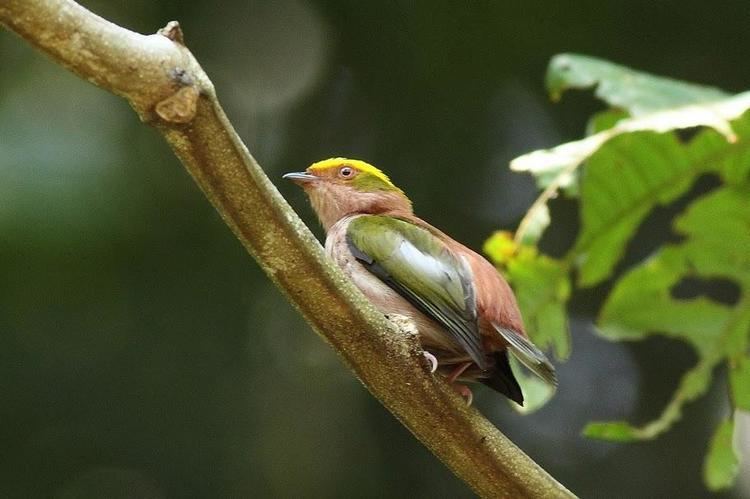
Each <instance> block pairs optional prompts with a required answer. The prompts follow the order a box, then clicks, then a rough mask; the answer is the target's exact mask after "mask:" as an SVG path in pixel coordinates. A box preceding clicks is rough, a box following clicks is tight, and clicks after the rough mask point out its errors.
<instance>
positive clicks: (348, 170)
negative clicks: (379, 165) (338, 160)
mask: <svg viewBox="0 0 750 499" xmlns="http://www.w3.org/2000/svg"><path fill="white" fill-rule="evenodd" d="M353 173H354V170H352V169H351V168H350V167H348V166H345V167H343V168H342V169H341V170H339V175H341V176H342V177H343V178H349V177H351V176H352V174H353Z"/></svg>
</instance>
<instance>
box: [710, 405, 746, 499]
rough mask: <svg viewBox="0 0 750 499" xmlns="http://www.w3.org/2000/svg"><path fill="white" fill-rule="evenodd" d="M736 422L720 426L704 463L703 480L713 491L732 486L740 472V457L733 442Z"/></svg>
mask: <svg viewBox="0 0 750 499" xmlns="http://www.w3.org/2000/svg"><path fill="white" fill-rule="evenodd" d="M733 437H734V421H733V420H732V419H731V418H730V419H728V420H726V421H724V422H723V423H721V424H720V425H719V427H718V428H717V429H716V433H714V436H713V438H712V439H711V445H710V446H709V449H708V455H706V460H705V461H704V463H703V479H704V481H705V482H706V485H707V486H708V488H709V489H711V490H713V491H717V490H721V489H726V488H729V487H731V486H732V484H733V483H734V480H735V478H736V477H737V473H738V471H739V464H740V463H739V456H738V454H737V450H736V449H735V448H734V444H733V442H732V440H733Z"/></svg>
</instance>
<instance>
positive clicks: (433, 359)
mask: <svg viewBox="0 0 750 499" xmlns="http://www.w3.org/2000/svg"><path fill="white" fill-rule="evenodd" d="M422 355H424V358H425V360H426V361H427V362H429V364H430V374H432V373H434V372H435V371H437V368H438V360H437V357H435V356H434V355H432V354H431V353H430V352H427V351H424V352H422Z"/></svg>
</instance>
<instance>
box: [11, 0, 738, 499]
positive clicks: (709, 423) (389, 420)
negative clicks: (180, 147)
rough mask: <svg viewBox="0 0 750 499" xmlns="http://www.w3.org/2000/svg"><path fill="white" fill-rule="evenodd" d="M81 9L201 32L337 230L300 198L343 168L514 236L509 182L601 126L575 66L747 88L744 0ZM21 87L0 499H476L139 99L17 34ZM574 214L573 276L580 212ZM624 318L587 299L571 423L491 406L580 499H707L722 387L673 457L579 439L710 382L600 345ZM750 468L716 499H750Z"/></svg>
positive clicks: (562, 400)
mask: <svg viewBox="0 0 750 499" xmlns="http://www.w3.org/2000/svg"><path fill="white" fill-rule="evenodd" d="M83 4H84V5H86V6H87V7H89V8H90V9H92V10H93V11H95V12H97V13H98V14H100V15H102V16H104V17H106V18H108V19H110V20H112V21H114V22H116V23H118V24H121V25H124V26H126V27H128V28H131V29H134V30H136V31H140V32H144V33H150V32H155V31H156V30H157V29H158V28H160V27H161V26H163V25H164V24H166V22H167V21H169V20H171V19H178V20H179V21H180V22H181V24H182V26H183V30H184V31H185V36H186V40H187V43H188V45H189V46H190V48H191V49H192V51H193V52H194V53H195V54H196V56H197V57H198V59H199V60H200V62H201V64H202V65H203V67H204V69H205V70H206V71H207V72H208V74H209V76H211V78H212V79H213V81H214V84H215V85H216V88H217V91H218V94H219V98H220V99H221V100H222V103H223V104H224V106H225V108H226V111H227V113H228V115H229V117H230V118H231V119H232V121H233V123H234V125H235V127H236V128H237V130H238V132H239V133H240V135H241V136H242V137H243V139H244V140H245V141H246V143H247V145H248V147H249V149H250V150H251V152H252V153H253V154H254V155H255V157H256V158H257V159H258V161H259V162H260V163H261V164H262V165H263V166H264V168H265V169H266V171H267V173H268V175H269V176H270V177H271V178H272V179H273V180H274V182H275V183H276V184H277V185H278V186H279V189H280V190H281V192H282V193H283V194H285V195H286V196H287V197H288V199H289V200H290V202H291V203H292V204H293V205H294V206H295V208H297V209H298V210H299V212H300V213H301V215H302V216H303V217H304V218H305V220H307V221H308V222H309V223H310V224H311V226H313V227H314V230H316V231H317V234H320V233H321V231H320V230H319V228H318V227H317V224H316V221H315V219H314V217H313V215H312V212H311V210H310V209H309V207H308V206H307V203H306V200H305V199H304V197H303V194H302V193H301V192H300V191H298V189H297V188H295V186H293V185H286V184H284V183H283V182H282V181H281V180H280V176H281V174H282V173H284V172H287V171H296V170H300V169H303V168H305V167H306V166H307V165H308V164H310V163H312V162H313V161H316V160H319V159H322V158H325V157H329V156H334V155H344V156H351V157H357V158H362V159H366V160H368V161H370V162H372V163H374V164H376V165H379V166H381V167H382V168H384V169H385V170H386V171H387V172H389V173H390V174H391V177H392V178H393V180H394V181H395V182H396V183H397V184H398V185H399V186H401V187H402V188H404V190H406V192H407V193H408V194H409V195H410V196H411V198H412V200H413V201H414V203H415V206H416V210H417V213H418V214H419V215H421V216H422V217H424V218H426V219H428V220H430V221H431V222H433V223H435V224H436V225H437V226H439V227H440V228H442V229H443V230H445V231H446V232H448V233H450V234H451V235H453V236H454V237H456V238H457V239H459V240H461V241H463V242H465V243H467V244H469V245H471V246H473V247H474V248H481V244H482V242H483V241H484V239H485V238H486V237H488V236H489V234H490V233H491V232H492V231H493V230H496V229H499V228H504V229H513V228H514V227H515V225H516V224H517V223H518V221H519V219H520V217H521V216H522V214H523V212H524V210H525V209H526V208H527V207H528V206H529V204H530V203H531V202H532V200H533V199H534V196H535V189H534V186H533V182H532V181H531V179H530V178H528V177H526V176H522V175H517V174H512V173H510V172H509V171H508V168H507V164H508V161H509V160H510V159H511V158H512V157H514V156H517V155H519V154H522V153H524V152H527V151H529V150H531V149H535V148H539V147H548V146H552V145H555V144H557V143H559V142H562V141H565V140H572V139H574V138H577V137H579V136H581V134H582V133H583V129H584V126H585V120H586V117H587V116H588V115H589V113H591V112H592V111H594V110H596V109H598V108H599V107H600V105H599V104H598V103H596V102H595V101H594V100H593V99H592V98H591V97H590V95H589V94H587V93H582V92H581V93H574V94H572V95H570V96H566V98H565V99H564V101H563V103H562V104H559V105H553V104H551V103H549V101H548V99H547V97H546V95H545V91H544V87H543V75H544V70H545V67H546V64H547V62H548V60H549V58H550V57H551V56H552V55H554V54H556V53H559V52H567V51H574V52H581V53H586V54H589V55H595V56H599V57H603V58H607V59H610V60H613V61H615V62H618V63H622V64H626V65H630V66H633V67H635V68H638V69H643V70H646V71H651V72H654V73H657V74H663V75H667V76H672V77H675V78H680V79H685V80H688V81H696V82H702V83H707V84H712V85H716V86H719V87H722V88H724V89H727V90H735V91H739V90H745V89H747V88H748V84H747V76H748V71H747V50H746V47H745V46H744V44H743V42H742V40H743V39H744V38H743V36H744V33H746V31H747V26H748V21H750V9H748V5H747V3H746V2H740V1H733V2H722V3H720V4H717V5H709V4H708V3H706V2H699V1H682V2H671V1H670V2H645V1H630V2H615V1H610V2H593V1H581V2H570V3H568V2H556V1H546V2H487V1H482V2H480V1H477V2H471V3H468V2H467V3H464V2H426V1H424V2H406V1H402V2H394V1H384V2H377V3H374V2H373V3H360V2H336V1H323V0H321V1H311V2H302V1H295V0H276V1H273V2H271V1H265V2H259V1H225V2H220V3H211V2H190V1H185V0H183V1H177V0H158V1H157V0H129V1H124V0H122V1H115V0H99V1H84V2H83ZM0 68H2V70H0V341H1V343H0V344H1V345H2V347H1V348H0V423H1V424H0V442H2V446H1V447H0V449H1V450H0V497H8V498H16V497H19V498H21V497H57V498H64V499H69V498H109V497H112V498H126V497H127V498H175V497H199V498H202V497H217V498H218V497H312V498H318V497H342V498H344V497H347V498H348V497H425V498H426V497H471V496H472V493H471V491H470V490H469V489H468V488H467V487H466V486H465V485H463V484H462V483H461V482H460V481H459V480H458V479H456V478H454V477H453V476H452V475H451V473H450V472H449V471H448V470H447V469H446V468H445V467H444V466H443V465H442V464H440V463H439V462H438V461H437V460H436V459H435V458H434V457H433V456H432V455H431V454H430V453H429V452H428V451H427V450H425V449H424V448H423V447H422V446H421V445H420V444H419V443H417V442H416V441H415V440H414V438H412V436H411V435H410V434H409V433H408V432H407V431H406V430H405V429H404V428H402V427H401V425H400V424H399V423H398V422H396V421H395V420H394V418H393V417H392V416H391V415H390V414H389V413H387V412H386V411H385V410H384V409H383V408H382V407H381V406H380V405H379V404H378V402H377V401H376V400H374V399H373V398H372V397H371V396H370V395H369V394H368V393H367V392H366V390H365V389H364V388H363V387H362V386H361V385H360V383H359V382H358V381H357V380H356V379H354V378H353V377H352V375H351V374H350V373H349V372H348V370H347V369H346V368H344V367H343V366H342V364H341V362H340V361H339V360H338V359H337V358H336V356H335V354H334V353H332V351H331V350H330V349H329V348H328V347H327V346H326V345H325V344H324V343H323V342H322V341H321V340H320V339H319V338H318V337H316V336H315V335H314V334H313V333H312V332H311V330H310V328H309V327H308V326H307V325H306V323H305V322H304V321H302V319H301V318H300V317H299V316H298V315H297V313H296V312H295V311H294V310H293V309H292V307H291V306H290V305H289V304H288V303H287V302H286V301H285V300H284V298H283V297H282V296H281V295H280V293H279V292H278V291H277V290H276V289H275V288H274V287H273V286H272V285H271V284H270V282H269V281H268V280H267V279H266V277H265V276H264V275H263V274H262V272H261V271H260V270H259V268H258V266H257V265H256V264H255V263H254V262H253V261H252V260H251V259H250V258H249V257H248V256H247V254H246V253H245V252H244V250H243V249H242V247H241V246H240V244H239V243H238V242H237V241H236V240H235V239H234V238H233V236H232V234H231V233H230V232H229V230H228V229H227V228H226V227H225V226H224V224H223V223H222V222H221V221H220V219H219V217H218V216H217V214H216V213H215V212H214V211H213V210H212V208H211V207H210V206H209V205H208V203H207V201H206V200H205V199H204V198H203V196H202V195H201V194H200V192H199V191H198V189H197V187H196V186H195V185H194V184H193V182H192V181H191V180H190V178H189V177H188V175H187V174H186V173H185V171H184V170H183V168H182V167H181V165H180V164H179V163H178V162H177V160H176V159H175V158H174V156H173V155H172V153H171V152H170V150H169V149H168V148H167V146H166V145H165V143H164V142H163V141H162V140H161V139H160V137H159V135H158V134H157V133H156V132H155V131H154V130H153V129H150V128H149V127H147V126H144V125H143V124H141V123H140V122H139V121H138V119H137V117H136V116H135V114H134V113H133V112H131V110H130V109H129V108H128V106H127V105H126V103H125V102H124V101H122V100H121V99H119V98H116V97H114V96H111V95H109V94H107V93H106V92H104V91H102V90H99V89H97V88H94V87H93V86H91V85H88V84H86V83H84V82H82V81H81V80H79V79H78V78H76V77H74V76H72V75H71V74H69V73H67V72H66V71H64V70H63V69H61V68H60V67H58V66H56V65H54V64H52V63H50V62H48V61H47V60H46V59H45V58H44V57H42V56H40V55H39V54H37V53H35V52H34V51H32V49H30V48H29V47H28V46H27V44H25V43H23V42H21V41H20V40H19V39H17V38H16V37H15V36H13V35H11V34H10V33H8V32H6V31H2V32H0ZM553 208H554V209H555V212H554V216H555V220H554V227H555V228H554V230H551V231H550V233H549V234H548V237H547V238H546V240H545V245H546V247H547V248H548V250H549V251H550V252H552V253H553V254H557V253H559V252H560V251H562V250H563V249H564V248H565V247H567V245H569V244H570V242H571V241H572V240H573V237H574V236H575V233H576V232H575V231H576V230H577V225H576V219H577V218H576V217H577V212H576V206H575V204H573V203H570V202H566V201H564V200H560V201H557V202H556V203H554V205H553ZM657 218H658V217H657ZM667 224H668V219H666V220H662V221H661V222H660V221H659V220H658V219H657V220H656V221H654V222H653V224H652V225H651V226H650V227H649V228H647V230H644V231H643V233H642V234H641V236H642V237H643V239H642V241H643V246H642V247H640V248H636V249H634V250H633V251H634V252H633V255H631V258H630V260H631V261H633V260H634V259H637V258H638V257H642V256H644V254H647V253H648V248H653V247H655V245H657V244H658V243H659V242H660V241H661V240H663V238H664V232H665V227H667ZM644 247H645V249H644ZM602 296H603V294H602V289H594V290H593V291H589V292H586V293H579V294H578V295H577V296H576V297H575V299H574V300H573V303H572V310H571V313H572V322H571V326H572V331H573V338H574V340H573V341H574V345H573V354H572V358H571V359H570V361H569V362H568V363H566V364H563V365H560V366H559V374H560V389H559V392H558V394H557V396H556V398H555V399H554V400H553V401H552V402H551V403H550V404H549V405H548V406H546V407H545V408H544V409H543V410H541V411H540V412H538V413H536V414H534V415H531V416H527V417H522V416H519V415H517V414H515V413H514V412H513V411H512V410H511V409H510V408H509V406H508V405H507V404H506V403H505V401H504V400H503V399H502V397H500V396H498V395H497V394H496V393H493V392H490V391H489V390H485V389H483V388H476V389H475V394H476V405H477V406H478V407H479V408H480V410H481V411H482V412H483V413H484V414H486V415H487V417H488V418H490V420H492V421H493V422H494V423H495V424H496V425H497V426H498V427H499V428H500V429H501V430H502V431H504V432H505V433H507V434H508V435H509V436H510V437H511V438H512V439H513V440H514V441H515V442H517V443H518V444H519V445H520V446H521V447H522V448H523V449H524V450H525V451H526V452H527V453H529V454H530V455H531V456H532V457H533V458H534V459H536V460H537V461H538V462H539V463H540V464H541V465H542V466H543V467H544V468H546V469H547V470H548V471H549V472H550V473H551V474H553V475H554V476H555V477H557V478H558V479H559V480H560V481H562V482H563V483H565V484H566V485H567V486H568V487H570V488H571V489H572V490H573V491H575V492H576V493H578V494H579V495H580V496H581V497H608V498H617V497H623V498H624V497H654V498H656V497H683V498H690V497H706V496H708V495H709V494H708V492H706V491H705V489H704V488H703V485H702V482H701V464H702V459H703V455H704V453H705V450H706V447H707V442H708V439H709V437H710V433H711V430H712V428H713V427H714V425H715V424H716V422H717V421H718V420H719V419H720V418H721V417H722V415H724V414H725V413H726V411H727V404H726V398H725V395H724V393H723V391H724V390H723V388H721V387H720V386H718V385H715V386H714V389H713V390H712V391H711V393H710V394H709V395H708V396H707V397H706V398H705V399H703V400H701V401H700V402H698V403H695V404H693V405H690V406H689V407H688V408H687V410H686V412H685V416H684V419H683V421H682V422H680V423H679V425H678V426H677V427H676V428H675V429H674V430H673V431H671V432H670V433H669V434H667V435H665V436H664V437H662V438H660V439H659V440H657V441H655V442H650V443H645V444H634V445H618V444H612V443H604V442H598V441H590V440H586V439H584V438H582V437H580V436H579V432H580V430H581V428H582V427H583V425H584V424H585V423H586V422H587V421H589V420H592V419H596V420H602V419H629V420H631V421H636V422H643V421H646V420H648V419H649V418H652V417H654V416H656V415H657V413H658V411H660V410H661V407H662V406H663V404H665V403H666V401H667V400H668V398H669V396H670V394H671V392H672V390H673V389H674V387H675V386H676V383H677V381H678V379H679V376H680V374H681V372H682V371H683V370H684V369H685V368H686V367H687V366H689V365H691V363H692V362H693V360H694V356H693V354H692V352H691V351H690V350H689V348H688V347H687V346H685V345H683V344H680V343H677V342H673V341H670V340H667V339H659V338H655V339H652V340H649V341H647V342H644V343H643V344H612V343H608V342H606V341H603V340H601V339H599V338H597V337H596V336H594V334H593V329H592V326H591V321H592V318H593V317H594V314H595V313H596V310H597V307H598V306H599V305H600V302H601V298H602ZM718 382H721V375H720V376H719V381H718ZM718 382H717V383H718ZM748 426H750V424H745V430H744V433H743V435H744V437H743V438H750V431H749V430H748V429H747V427H748ZM746 443H747V442H745V444H746ZM748 447H750V445H749V446H748ZM745 466H746V468H745V471H744V472H743V473H742V476H741V478H740V481H739V483H738V485H737V486H736V487H735V489H734V490H732V491H731V492H729V493H725V494H721V495H720V496H723V497H750V478H749V477H748V475H750V469H749V468H748V467H747V465H745ZM718 496H719V495H717V497H718Z"/></svg>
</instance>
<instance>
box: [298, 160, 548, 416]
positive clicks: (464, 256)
mask: <svg viewBox="0 0 750 499" xmlns="http://www.w3.org/2000/svg"><path fill="white" fill-rule="evenodd" d="M284 177H285V178H288V179H290V180H293V181H294V182H296V183H298V184H299V185H301V186H302V188H303V189H304V190H305V192H306V193H307V195H308V197H309V198H310V202H311V204H312V206H313V209H314V210H315V212H316V213H317V215H318V217H319V218H320V221H321V223H322V224H323V227H324V228H325V230H326V236H327V237H326V244H325V247H326V251H327V253H328V254H329V255H330V256H331V257H332V258H333V259H334V260H335V261H336V263H337V264H338V265H339V266H340V267H341V268H342V269H343V270H344V272H345V273H346V274H347V275H348V276H349V277H350V278H351V279H352V281H353V282H354V284H355V285H357V287H359V288H360V289H361V290H362V292H363V293H364V294H365V295H366V296H367V297H368V298H369V299H370V300H371V301H372V302H373V304H374V305H375V306H377V307H378V308H380V310H381V311H382V312H383V313H385V314H386V315H389V314H399V315H403V316H406V317H408V318H410V319H411V320H413V321H414V322H415V323H416V325H417V328H418V330H419V335H420V340H421V342H422V345H423V347H424V348H425V350H426V351H428V352H430V353H431V354H434V356H435V357H436V358H437V360H438V364H439V366H440V371H441V372H442V373H443V374H445V375H446V376H447V377H448V379H449V381H451V382H454V381H455V380H456V379H460V380H476V381H481V382H482V383H485V384H486V385H488V386H490V387H492V388H494V389H496V390H497V391H499V392H501V393H503V394H505V395H506V396H508V397H509V398H510V399H512V400H514V401H516V402H517V403H519V404H522V403H523V394H522V393H521V389H520V387H519V385H518V383H517V382H516V379H515V376H514V374H513V372H512V371H511V369H510V364H509V362H508V352H510V353H511V354H513V355H514V356H515V357H516V358H517V359H518V360H519V361H520V362H521V363H522V364H524V365H525V366H526V367H527V368H528V369H530V370H531V371H532V372H534V373H535V374H537V375H538V376H539V377H541V378H542V379H544V380H545V381H547V382H548V383H550V384H555V383H556V378H555V373H554V368H553V367H552V365H551V364H550V363H549V361H548V360H547V358H546V357H545V356H544V354H543V353H542V352H541V351H539V349H537V348H536V347H535V346H534V345H533V344H532V343H531V342H530V341H529V340H528V339H527V338H526V334H525V332H524V327H523V321H522V319H521V314H520V312H519V310H518V305H517V304H516V300H515V297H514V295H513V292H512V290H511V289H510V286H508V284H507V282H506V281H505V279H503V277H502V276H501V275H500V274H499V273H498V272H497V271H496V269H495V268H494V267H493V266H492V265H491V264H490V263H489V262H488V261H487V260H486V259H484V258H483V257H482V256H480V255H479V254H477V253H475V252H474V251H472V250H471V249H469V248H467V247H466V246H464V245H462V244H461V243H459V242H457V241H455V240H453V239H452V238H450V237H449V236H448V235H446V234H445V233H443V232H441V231H440V230H438V229H436V228H435V227H433V226H432V225H430V224H429V223H427V222H425V221H424V220H422V219H420V218H418V217H417V216H415V215H414V213H413V211H412V205H411V201H409V198H407V197H406V195H405V194H404V193H403V191H401V189H399V188H398V187H396V186H395V185H394V184H393V183H392V182H391V180H390V179H389V178H388V176H387V175H385V174H384V173H383V172H382V171H380V170H379V169H377V168H375V167H374V166H372V165H370V164H368V163H365V162H364V161H360V160H352V159H346V158H331V159H327V160H324V161H320V162H318V163H315V164H313V165H312V166H310V167H309V168H308V169H307V170H306V171H304V172H297V173H288V174H286V175H285V176H284ZM457 387H458V389H459V390H460V391H462V393H464V394H466V395H467V396H469V397H470V392H468V389H466V387H464V386H462V385H457ZM467 392H468V393H467Z"/></svg>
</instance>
